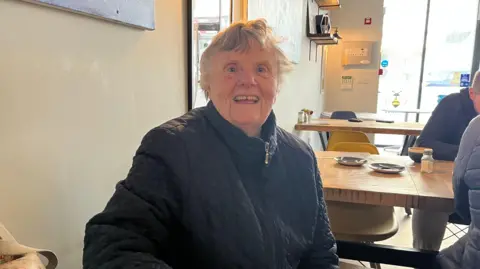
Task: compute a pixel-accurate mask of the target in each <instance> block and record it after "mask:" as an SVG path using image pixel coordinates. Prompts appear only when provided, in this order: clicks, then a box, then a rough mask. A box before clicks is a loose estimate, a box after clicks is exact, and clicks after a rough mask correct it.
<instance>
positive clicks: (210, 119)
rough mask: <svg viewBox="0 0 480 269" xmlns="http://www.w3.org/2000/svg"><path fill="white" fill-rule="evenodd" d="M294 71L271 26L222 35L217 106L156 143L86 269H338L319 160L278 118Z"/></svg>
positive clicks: (165, 128) (142, 153)
mask: <svg viewBox="0 0 480 269" xmlns="http://www.w3.org/2000/svg"><path fill="white" fill-rule="evenodd" d="M290 68H291V63H290V61H289V60H288V59H287V57H286V56H285V54H284V53H283V52H282V51H281V50H280V49H279V47H277V43H276V41H275V39H274V37H273V35H272V31H271V29H270V28H269V27H267V25H266V22H265V21H264V20H253V21H248V22H239V23H235V24H233V25H231V26H230V27H228V28H227V29H226V30H224V31H222V32H220V33H219V34H218V35H217V36H216V37H215V38H214V39H213V40H212V43H211V44H210V45H209V46H208V48H207V49H206V50H205V52H204V53H203V55H202V59H201V68H200V69H201V81H200V82H201V86H202V89H204V91H205V93H206V95H207V97H208V98H209V99H210V100H211V101H210V102H209V103H208V105H207V106H206V107H202V108H198V109H194V110H192V111H190V112H188V113H187V114H185V115H183V116H181V117H179V118H176V119H173V120H170V121H168V122H166V123H164V124H162V125H161V126H159V127H157V128H154V129H153V130H151V131H150V132H148V133H147V134H146V136H145V137H144V138H143V140H142V143H141V145H140V147H139V149H138V150H137V152H136V155H135V157H134V158H133V165H132V167H131V168H130V172H129V173H128V176H127V178H126V179H125V180H123V181H120V182H119V183H118V184H117V187H116V190H115V193H114V194H113V197H112V198H111V199H110V201H109V202H108V204H107V206H106V208H105V210H104V211H103V212H101V213H99V214H98V215H96V216H94V217H93V218H92V219H91V220H90V221H89V222H88V223H87V225H86V231H85V241H84V244H85V246H84V253H83V268H86V269H87V268H88V269H94V268H95V269H96V268H98V269H101V268H119V269H121V268H125V269H126V268H138V269H142V268H145V269H146V268H157V269H163V268H165V269H166V268H174V269H175V268H211V269H216V268H218V269H226V268H252V269H253V268H262V269H266V268H298V269H314V268H322V269H334V268H338V263H339V261H338V256H337V255H336V242H335V240H334V238H333V235H332V232H331V230H330V225H329V220H328V216H327V213H326V208H325V201H324V198H323V190H322V182H321V180H320V173H319V170H318V166H317V161H316V158H315V155H314V153H313V151H312V149H311V148H310V146H309V145H308V144H306V143H305V142H303V141H301V140H300V139H298V138H297V137H296V136H294V135H292V134H290V133H289V132H287V131H285V130H283V129H282V128H280V127H279V126H277V124H276V119H275V114H274V112H273V111H272V106H273V104H274V103H275V100H276V97H277V94H278V92H279V85H280V82H281V79H282V76H283V75H284V74H285V73H286V72H287V71H288V70H289V69H290Z"/></svg>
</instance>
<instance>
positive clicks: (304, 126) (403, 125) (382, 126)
mask: <svg viewBox="0 0 480 269" xmlns="http://www.w3.org/2000/svg"><path fill="white" fill-rule="evenodd" d="M424 127H425V124H423V123H418V122H394V123H383V122H377V121H363V122H350V121H347V120H335V119H315V120H312V121H310V122H307V123H297V124H296V125H295V130H298V131H317V132H332V131H359V132H364V133H372V134H397V135H405V143H404V145H403V149H402V155H406V153H407V150H408V147H409V146H412V145H413V144H414V142H415V139H416V136H419V135H420V133H421V132H422V130H423V128H424ZM320 141H321V142H322V147H323V148H324V149H325V148H326V144H327V143H326V141H325V139H324V137H323V135H321V133H320Z"/></svg>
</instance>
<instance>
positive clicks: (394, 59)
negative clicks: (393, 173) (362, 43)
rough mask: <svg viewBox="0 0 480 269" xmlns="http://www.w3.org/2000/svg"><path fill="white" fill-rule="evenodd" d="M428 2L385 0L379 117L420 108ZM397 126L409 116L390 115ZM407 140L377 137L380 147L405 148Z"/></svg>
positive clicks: (385, 136) (398, 137) (391, 136)
mask: <svg viewBox="0 0 480 269" xmlns="http://www.w3.org/2000/svg"><path fill="white" fill-rule="evenodd" d="M427 5H428V0H404V1H398V0H385V1H384V10H385V12H384V17H383V29H382V47H381V66H382V67H381V68H382V69H383V75H381V76H380V79H379V86H378V101H377V113H378V114H385V113H387V112H385V110H393V109H398V110H409V109H415V108H416V107H417V99H418V89H419V85H420V75H421V74H420V73H421V66H422V52H423V41H424V36H425V26H426V20H427ZM388 117H389V118H392V119H393V120H394V121H395V122H398V121H405V114H402V113H390V112H389V113H388ZM403 141H404V138H403V136H400V135H398V136H397V135H395V136H394V135H375V144H377V145H399V146H400V145H402V143H403Z"/></svg>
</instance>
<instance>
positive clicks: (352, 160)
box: [333, 156, 367, 166]
mask: <svg viewBox="0 0 480 269" xmlns="http://www.w3.org/2000/svg"><path fill="white" fill-rule="evenodd" d="M333 159H334V160H335V161H337V163H338V164H342V165H346V166H362V165H364V164H366V163H367V160H365V159H363V158H358V157H349V156H344V157H335V158H333Z"/></svg>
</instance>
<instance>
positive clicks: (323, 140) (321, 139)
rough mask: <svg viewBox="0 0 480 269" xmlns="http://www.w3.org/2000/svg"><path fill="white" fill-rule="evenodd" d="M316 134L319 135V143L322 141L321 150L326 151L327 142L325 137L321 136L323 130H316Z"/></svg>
mask: <svg viewBox="0 0 480 269" xmlns="http://www.w3.org/2000/svg"><path fill="white" fill-rule="evenodd" d="M318 136H319V137H320V143H322V148H323V151H327V142H326V141H325V138H324V137H323V132H318Z"/></svg>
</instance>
